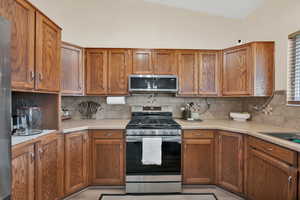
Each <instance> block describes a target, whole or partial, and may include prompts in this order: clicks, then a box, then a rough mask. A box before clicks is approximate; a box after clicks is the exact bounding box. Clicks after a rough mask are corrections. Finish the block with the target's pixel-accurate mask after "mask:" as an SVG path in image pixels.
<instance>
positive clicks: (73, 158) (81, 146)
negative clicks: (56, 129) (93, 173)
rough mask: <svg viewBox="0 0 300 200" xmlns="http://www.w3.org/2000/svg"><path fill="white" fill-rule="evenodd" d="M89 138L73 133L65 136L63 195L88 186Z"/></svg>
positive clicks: (83, 134) (84, 133)
mask: <svg viewBox="0 0 300 200" xmlns="http://www.w3.org/2000/svg"><path fill="white" fill-rule="evenodd" d="M89 146H90V145H89V136H88V133H87V132H75V133H70V134H67V135H66V136H65V193H66V194H71V193H74V192H76V191H79V190H80V189H83V188H84V187H86V186H87V185H88V173H89V170H88V167H89V164H88V163H89V161H90V159H89V155H90V154H89Z"/></svg>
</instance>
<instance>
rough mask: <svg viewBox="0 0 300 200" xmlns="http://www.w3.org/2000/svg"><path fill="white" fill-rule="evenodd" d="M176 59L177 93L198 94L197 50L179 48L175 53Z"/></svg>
mask: <svg viewBox="0 0 300 200" xmlns="http://www.w3.org/2000/svg"><path fill="white" fill-rule="evenodd" d="M176 56H177V59H178V78H179V95H183V96H184V95H187V96H189V95H190V96H193V95H197V94H198V67H197V66H198V59H197V51H193V50H191V51H189V50H181V51H177V53H176Z"/></svg>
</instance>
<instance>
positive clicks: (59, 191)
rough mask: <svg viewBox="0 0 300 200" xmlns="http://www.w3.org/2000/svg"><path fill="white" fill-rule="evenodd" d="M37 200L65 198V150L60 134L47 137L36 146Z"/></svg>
mask: <svg viewBox="0 0 300 200" xmlns="http://www.w3.org/2000/svg"><path fill="white" fill-rule="evenodd" d="M36 149H37V163H36V164H37V165H36V166H37V172H36V174H37V184H36V192H37V199H43V200H56V199H60V198H61V197H62V196H63V193H64V192H63V190H64V189H63V188H64V187H63V181H64V180H63V177H64V176H63V173H64V169H63V166H64V163H63V161H64V148H63V137H62V136H60V135H59V134H51V135H47V136H45V137H44V138H43V139H42V140H41V141H40V142H38V143H37V144H36Z"/></svg>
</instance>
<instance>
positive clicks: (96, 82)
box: [86, 49, 108, 95]
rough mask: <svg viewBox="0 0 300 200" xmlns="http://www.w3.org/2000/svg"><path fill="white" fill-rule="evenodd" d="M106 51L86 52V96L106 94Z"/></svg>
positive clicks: (88, 50)
mask: <svg viewBox="0 0 300 200" xmlns="http://www.w3.org/2000/svg"><path fill="white" fill-rule="evenodd" d="M107 53H108V52H107V50H103V49H87V50H86V94H88V95H105V94H107V67H108V63H107V56H108V55H107Z"/></svg>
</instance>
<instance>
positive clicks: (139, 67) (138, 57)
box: [132, 49, 154, 74]
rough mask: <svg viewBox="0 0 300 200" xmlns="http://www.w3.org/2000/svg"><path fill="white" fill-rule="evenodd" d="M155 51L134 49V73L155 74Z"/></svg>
mask: <svg viewBox="0 0 300 200" xmlns="http://www.w3.org/2000/svg"><path fill="white" fill-rule="evenodd" d="M152 55H153V51H152V50H151V49H133V50H132V73H133V74H153V73H154V66H153V58H152V57H153V56H152Z"/></svg>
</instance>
